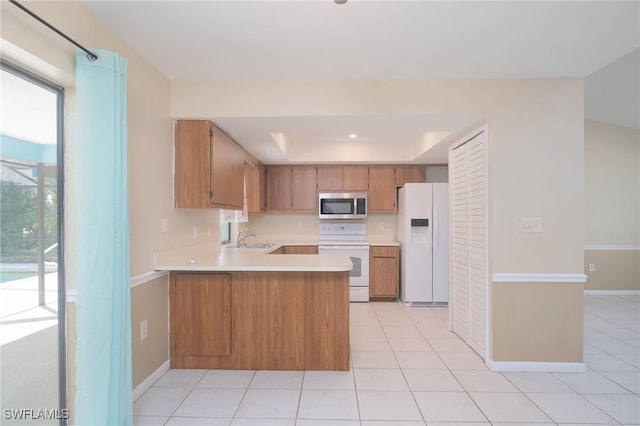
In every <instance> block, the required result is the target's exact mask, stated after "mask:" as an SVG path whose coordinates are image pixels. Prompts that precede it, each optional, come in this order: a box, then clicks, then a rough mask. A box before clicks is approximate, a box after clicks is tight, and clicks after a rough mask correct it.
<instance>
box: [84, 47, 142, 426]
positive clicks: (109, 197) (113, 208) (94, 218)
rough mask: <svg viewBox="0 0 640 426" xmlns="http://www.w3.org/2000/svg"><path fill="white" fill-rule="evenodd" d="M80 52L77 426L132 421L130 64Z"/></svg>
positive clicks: (104, 53)
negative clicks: (128, 104)
mask: <svg viewBox="0 0 640 426" xmlns="http://www.w3.org/2000/svg"><path fill="white" fill-rule="evenodd" d="M96 53H97V54H98V56H99V59H98V60H97V61H96V62H90V61H89V59H88V58H87V56H86V54H85V53H84V52H82V51H78V53H77V55H76V90H77V94H76V96H77V123H78V126H77V129H76V130H77V132H76V134H77V151H76V152H77V155H76V168H77V175H76V177H75V180H76V185H77V192H76V208H77V217H78V222H77V235H78V253H77V259H78V270H77V282H76V287H77V298H76V308H77V333H78V341H77V350H76V358H75V363H76V396H75V413H74V414H75V424H78V425H131V424H133V401H132V389H131V388H132V386H131V310H130V304H131V300H130V297H131V296H130V290H129V218H128V208H127V96H126V94H127V87H126V86H127V63H126V60H124V59H122V58H120V57H118V55H116V54H114V53H111V52H107V51H100V50H98V51H96Z"/></svg>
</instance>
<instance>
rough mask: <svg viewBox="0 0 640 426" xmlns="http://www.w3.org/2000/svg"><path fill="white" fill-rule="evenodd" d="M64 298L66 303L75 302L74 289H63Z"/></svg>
mask: <svg viewBox="0 0 640 426" xmlns="http://www.w3.org/2000/svg"><path fill="white" fill-rule="evenodd" d="M65 293H66V294H65V300H66V301H67V303H76V294H77V293H76V291H75V290H66V291H65Z"/></svg>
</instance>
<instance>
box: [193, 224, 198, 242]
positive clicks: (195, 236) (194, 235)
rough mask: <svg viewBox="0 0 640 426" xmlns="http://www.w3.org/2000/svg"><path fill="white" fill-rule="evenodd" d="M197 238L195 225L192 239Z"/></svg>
mask: <svg viewBox="0 0 640 426" xmlns="http://www.w3.org/2000/svg"><path fill="white" fill-rule="evenodd" d="M197 238H198V228H197V227H195V226H194V227H193V239H194V240H195V239H197Z"/></svg>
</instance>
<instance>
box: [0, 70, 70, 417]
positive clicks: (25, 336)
mask: <svg viewBox="0 0 640 426" xmlns="http://www.w3.org/2000/svg"><path fill="white" fill-rule="evenodd" d="M0 82H1V84H2V96H1V102H2V108H1V112H2V117H1V119H0V188H1V195H0V227H1V238H0V345H1V346H0V368H1V371H0V377H1V382H0V385H1V386H0V389H1V390H2V392H1V398H0V406H1V407H0V408H2V415H3V424H26V423H30V422H32V421H34V420H36V421H42V420H45V421H46V422H47V424H51V423H59V424H61V425H66V424H67V418H68V416H69V413H68V410H67V408H66V404H67V403H66V353H65V347H66V339H65V336H66V333H65V324H66V321H65V306H66V304H65V303H66V301H65V286H64V250H63V248H64V242H63V235H64V234H63V224H64V216H63V213H64V203H63V200H64V187H63V181H64V180H63V176H64V168H63V153H64V149H63V148H64V147H63V107H64V89H63V88H62V87H61V86H59V85H56V84H54V83H52V82H50V81H47V80H45V79H43V78H41V77H39V76H37V75H35V74H33V73H31V72H29V71H27V70H25V69H22V68H20V67H18V66H15V65H13V64H11V63H8V62H6V61H4V60H0Z"/></svg>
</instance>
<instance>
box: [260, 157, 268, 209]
mask: <svg viewBox="0 0 640 426" xmlns="http://www.w3.org/2000/svg"><path fill="white" fill-rule="evenodd" d="M259 169H260V211H266V210H267V168H266V167H265V166H264V165H262V164H261V165H260V167H259Z"/></svg>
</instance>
